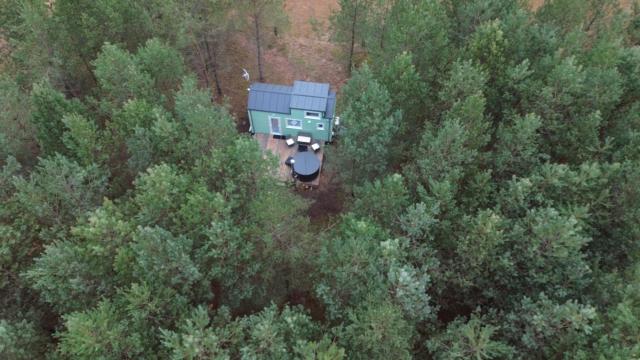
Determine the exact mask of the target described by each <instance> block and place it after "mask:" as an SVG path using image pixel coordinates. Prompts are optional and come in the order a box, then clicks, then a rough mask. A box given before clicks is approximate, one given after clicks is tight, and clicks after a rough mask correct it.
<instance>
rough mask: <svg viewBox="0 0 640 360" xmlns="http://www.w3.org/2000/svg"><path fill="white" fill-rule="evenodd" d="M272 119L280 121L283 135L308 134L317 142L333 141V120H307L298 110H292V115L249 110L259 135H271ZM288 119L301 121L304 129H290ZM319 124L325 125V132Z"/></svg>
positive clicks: (252, 124)
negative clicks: (319, 128)
mask: <svg viewBox="0 0 640 360" xmlns="http://www.w3.org/2000/svg"><path fill="white" fill-rule="evenodd" d="M322 116H324V113H322ZM270 117H276V118H279V119H280V130H281V135H288V136H297V135H298V133H299V132H306V133H311V136H312V137H313V138H314V139H316V140H323V141H331V131H332V130H333V129H332V126H333V124H332V121H331V119H325V118H321V119H319V120H316V119H306V118H305V117H304V110H298V109H291V114H280V113H268V112H263V111H257V110H249V121H251V127H252V129H253V132H255V133H259V134H271V133H272V132H271V123H270V121H269V118H270ZM286 119H294V120H300V121H301V123H302V129H293V128H288V127H287V123H286ZM318 123H322V124H324V130H318V127H317V126H318Z"/></svg>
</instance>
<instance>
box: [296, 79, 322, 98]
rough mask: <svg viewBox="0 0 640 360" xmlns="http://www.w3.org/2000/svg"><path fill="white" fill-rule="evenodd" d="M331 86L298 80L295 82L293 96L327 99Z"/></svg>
mask: <svg viewBox="0 0 640 360" xmlns="http://www.w3.org/2000/svg"><path fill="white" fill-rule="evenodd" d="M328 94H329V84H327V83H315V82H309V81H300V80H296V81H294V82H293V95H304V96H315V97H325V98H326V97H327V95H328Z"/></svg>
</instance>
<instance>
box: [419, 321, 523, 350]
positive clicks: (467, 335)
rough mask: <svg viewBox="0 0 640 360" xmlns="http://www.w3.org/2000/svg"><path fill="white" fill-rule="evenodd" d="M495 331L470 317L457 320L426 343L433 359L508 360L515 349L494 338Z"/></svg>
mask: <svg viewBox="0 0 640 360" xmlns="http://www.w3.org/2000/svg"><path fill="white" fill-rule="evenodd" d="M497 330H498V328H496V327H495V326H492V325H489V324H486V323H485V322H484V321H483V319H482V318H479V317H477V316H475V315H473V316H472V317H471V318H470V319H469V320H468V321H465V320H464V319H462V318H458V319H456V320H454V321H453V322H451V323H450V324H449V325H448V326H447V329H446V330H445V331H444V332H443V333H441V334H439V335H438V336H437V337H435V338H434V339H431V340H429V341H428V342H427V346H428V347H429V350H430V351H431V353H432V354H433V356H434V358H436V359H507V358H510V357H511V356H513V355H514V349H513V348H511V347H510V346H509V345H507V344H506V343H505V342H503V341H500V340H498V339H495V338H496V332H497Z"/></svg>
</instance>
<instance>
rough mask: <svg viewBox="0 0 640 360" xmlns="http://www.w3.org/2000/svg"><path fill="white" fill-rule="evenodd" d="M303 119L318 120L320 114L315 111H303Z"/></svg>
mask: <svg viewBox="0 0 640 360" xmlns="http://www.w3.org/2000/svg"><path fill="white" fill-rule="evenodd" d="M304 117H305V118H307V119H320V113H319V112H317V111H305V112H304Z"/></svg>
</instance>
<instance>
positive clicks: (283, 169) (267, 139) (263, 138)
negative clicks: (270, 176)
mask: <svg viewBox="0 0 640 360" xmlns="http://www.w3.org/2000/svg"><path fill="white" fill-rule="evenodd" d="M253 137H254V138H255V139H256V140H257V141H258V143H259V144H260V147H261V148H262V149H263V150H268V151H271V152H272V153H273V154H274V155H276V156H277V157H278V159H279V160H278V161H279V167H278V177H279V178H280V179H282V181H294V180H295V179H294V178H293V177H292V176H291V168H290V167H289V166H287V165H286V164H285V163H284V162H285V160H287V158H288V157H289V156H293V155H294V154H295V153H296V152H297V151H298V146H297V145H294V146H292V147H288V146H287V144H286V143H285V142H284V140H280V139H274V138H273V136H272V135H270V134H255V135H253ZM309 151H312V150H311V149H309ZM315 155H316V156H317V157H318V160H320V171H319V172H318V177H316V178H315V180H313V181H311V182H301V181H296V185H300V186H304V187H312V188H317V187H318V186H319V185H320V176H322V165H323V164H322V161H323V160H324V145H322V144H320V149H319V150H318V151H316V153H315Z"/></svg>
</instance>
